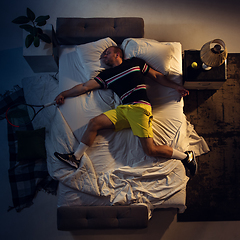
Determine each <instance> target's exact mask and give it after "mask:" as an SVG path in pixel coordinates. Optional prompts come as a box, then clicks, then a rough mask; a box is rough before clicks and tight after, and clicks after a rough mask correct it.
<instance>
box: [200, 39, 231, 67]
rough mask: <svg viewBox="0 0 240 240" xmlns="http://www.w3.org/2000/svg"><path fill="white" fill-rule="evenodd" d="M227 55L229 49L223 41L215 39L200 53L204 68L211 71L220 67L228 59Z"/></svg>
mask: <svg viewBox="0 0 240 240" xmlns="http://www.w3.org/2000/svg"><path fill="white" fill-rule="evenodd" d="M227 55H228V53H227V47H226V45H225V43H224V41H223V40H221V39H214V40H212V41H210V42H207V43H205V44H204V45H203V46H202V48H201V51H200V58H201V60H202V62H203V65H202V68H203V69H204V70H210V69H211V68H212V67H219V66H220V65H222V64H223V63H224V61H225V60H226V59H227Z"/></svg>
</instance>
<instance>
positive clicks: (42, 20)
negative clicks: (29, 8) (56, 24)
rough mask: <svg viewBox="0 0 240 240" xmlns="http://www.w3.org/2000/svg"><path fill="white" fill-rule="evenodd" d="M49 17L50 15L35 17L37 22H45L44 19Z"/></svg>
mask: <svg viewBox="0 0 240 240" xmlns="http://www.w3.org/2000/svg"><path fill="white" fill-rule="evenodd" d="M49 18H50V16H49V15H46V16H39V17H37V18H36V19H35V22H37V23H40V22H44V21H47V20H48V19H49Z"/></svg>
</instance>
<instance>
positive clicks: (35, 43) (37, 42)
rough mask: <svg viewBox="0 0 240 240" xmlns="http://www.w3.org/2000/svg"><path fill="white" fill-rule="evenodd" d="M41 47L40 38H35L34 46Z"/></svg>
mask: <svg viewBox="0 0 240 240" xmlns="http://www.w3.org/2000/svg"><path fill="white" fill-rule="evenodd" d="M39 45H40V39H39V37H35V38H34V46H35V47H39Z"/></svg>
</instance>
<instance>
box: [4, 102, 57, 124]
mask: <svg viewBox="0 0 240 240" xmlns="http://www.w3.org/2000/svg"><path fill="white" fill-rule="evenodd" d="M55 103H56V101H54V102H51V103H47V104H45V105H31V104H24V103H20V104H19V103H18V104H14V105H12V106H11V107H9V108H8V110H7V111H6V119H7V121H8V123H9V124H11V125H12V126H14V127H22V126H26V125H28V124H30V123H31V122H32V121H33V120H34V118H35V117H36V116H37V115H38V113H39V112H41V111H42V110H43V109H44V108H46V107H49V106H52V105H54V104H55Z"/></svg>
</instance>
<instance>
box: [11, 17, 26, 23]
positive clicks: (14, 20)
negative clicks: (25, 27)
mask: <svg viewBox="0 0 240 240" xmlns="http://www.w3.org/2000/svg"><path fill="white" fill-rule="evenodd" d="M29 21H30V19H29V18H28V17H26V16H20V17H17V18H15V19H13V20H12V23H16V24H25V23H28V22H29Z"/></svg>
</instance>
